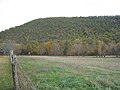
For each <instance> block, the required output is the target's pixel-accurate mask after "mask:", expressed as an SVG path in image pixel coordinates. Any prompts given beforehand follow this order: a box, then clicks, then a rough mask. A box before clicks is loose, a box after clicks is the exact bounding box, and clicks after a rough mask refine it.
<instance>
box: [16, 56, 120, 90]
mask: <svg viewBox="0 0 120 90" xmlns="http://www.w3.org/2000/svg"><path fill="white" fill-rule="evenodd" d="M18 60H19V61H20V63H21V65H22V67H23V69H24V70H25V71H26V74H27V75H28V76H30V79H31V80H32V82H34V83H35V86H36V87H37V90H120V58H79V57H19V58H18Z"/></svg>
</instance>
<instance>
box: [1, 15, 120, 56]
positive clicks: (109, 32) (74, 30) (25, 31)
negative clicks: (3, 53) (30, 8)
mask: <svg viewBox="0 0 120 90" xmlns="http://www.w3.org/2000/svg"><path fill="white" fill-rule="evenodd" d="M0 41H1V44H5V43H6V42H14V43H16V44H19V45H20V46H21V45H23V46H22V47H24V51H25V52H31V53H32V51H34V52H36V53H37V54H57V55H58V51H57V50H58V46H59V55H75V54H76V53H77V54H78V55H79V54H81V55H82V54H83V53H86V54H88V50H89V47H91V46H92V47H93V49H94V50H93V52H92V53H91V54H93V53H96V52H98V51H99V50H97V51H96V48H97V47H99V48H100V47H101V50H100V51H101V52H102V48H106V47H102V45H103V46H105V45H107V48H108V46H110V45H112V46H114V45H115V46H116V44H117V47H119V45H118V44H119V43H120V16H99V17H71V18H68V17H53V18H41V19H36V20H33V21H31V22H28V23H25V24H23V25H21V26H16V27H14V28H10V29H9V30H5V31H2V32H0ZM28 44H29V45H28ZM32 44H33V47H32ZM34 44H35V46H34ZM47 44H49V45H47ZM27 45H28V46H27ZM36 45H37V46H38V47H39V48H37V49H36V50H38V49H40V47H42V46H43V47H44V50H42V51H43V52H42V53H40V51H39V50H38V51H35V50H33V49H34V48H35V47H36ZM1 46H2V45H1ZM55 47H56V48H55ZM31 48H32V49H31ZM48 48H49V50H48ZM52 48H54V49H55V50H54V49H52ZM76 48H79V49H80V50H78V49H76ZM87 48H88V49H87ZM110 48H111V47H110ZM110 48H109V49H110ZM22 49H23V48H22ZM22 49H21V50H22ZM72 49H73V50H72ZM75 49H76V50H78V51H74V50H75ZM84 49H87V50H84ZM117 50H118V49H117ZM52 51H54V52H52ZM55 51H57V52H55ZM68 51H69V53H68ZM38 52H39V53H38ZM61 52H62V54H61ZM107 52H108V51H107ZM36 53H35V54H36ZM110 53H111V52H109V54H110ZM89 54H90V53H89Z"/></svg>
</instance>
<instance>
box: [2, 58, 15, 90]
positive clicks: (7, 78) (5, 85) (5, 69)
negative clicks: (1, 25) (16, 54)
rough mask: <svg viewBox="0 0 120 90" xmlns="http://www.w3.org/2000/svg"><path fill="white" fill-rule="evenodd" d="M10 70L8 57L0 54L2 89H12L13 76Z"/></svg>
mask: <svg viewBox="0 0 120 90" xmlns="http://www.w3.org/2000/svg"><path fill="white" fill-rule="evenodd" d="M9 70H10V66H9V62H8V57H4V56H0V90H12V87H13V86H12V77H11V74H10V71H9Z"/></svg>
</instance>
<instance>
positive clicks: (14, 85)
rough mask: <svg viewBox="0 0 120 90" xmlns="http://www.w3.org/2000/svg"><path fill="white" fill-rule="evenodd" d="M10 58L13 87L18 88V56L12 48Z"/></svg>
mask: <svg viewBox="0 0 120 90" xmlns="http://www.w3.org/2000/svg"><path fill="white" fill-rule="evenodd" d="M10 59H11V65H12V78H13V89H14V90H17V83H16V76H17V72H16V62H17V58H16V55H15V54H13V50H11V52H10Z"/></svg>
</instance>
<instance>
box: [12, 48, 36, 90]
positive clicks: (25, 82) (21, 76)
mask: <svg viewBox="0 0 120 90" xmlns="http://www.w3.org/2000/svg"><path fill="white" fill-rule="evenodd" d="M10 62H11V66H12V78H13V89H14V90H37V89H36V87H35V84H34V83H33V82H31V80H30V79H29V77H28V76H27V74H25V71H24V70H23V68H22V66H21V64H20V63H19V61H18V60H17V57H16V55H15V54H14V53H13V50H11V51H10Z"/></svg>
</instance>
